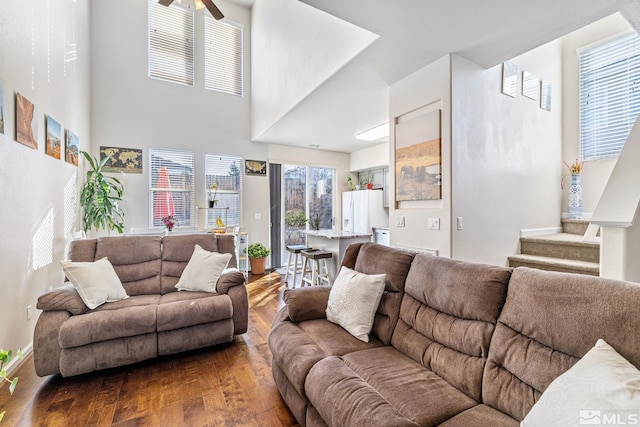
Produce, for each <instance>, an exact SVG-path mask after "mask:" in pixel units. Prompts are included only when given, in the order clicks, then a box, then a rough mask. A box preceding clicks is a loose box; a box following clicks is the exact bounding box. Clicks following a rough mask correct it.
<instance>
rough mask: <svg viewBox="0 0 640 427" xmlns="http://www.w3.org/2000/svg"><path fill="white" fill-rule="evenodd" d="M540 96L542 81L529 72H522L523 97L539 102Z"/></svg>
mask: <svg viewBox="0 0 640 427" xmlns="http://www.w3.org/2000/svg"><path fill="white" fill-rule="evenodd" d="M539 94H540V79H538V76H536V75H535V74H533V73H530V72H528V71H523V72H522V95H523V96H526V97H527V98H529V99H533V100H534V101H537V100H538V95H539Z"/></svg>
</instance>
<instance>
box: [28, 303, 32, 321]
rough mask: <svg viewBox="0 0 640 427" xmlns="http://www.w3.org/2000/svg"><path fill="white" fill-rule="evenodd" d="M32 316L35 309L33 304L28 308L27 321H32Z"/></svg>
mask: <svg viewBox="0 0 640 427" xmlns="http://www.w3.org/2000/svg"><path fill="white" fill-rule="evenodd" d="M32 316H33V307H32V306H31V304H29V305H28V306H27V320H31V317H32Z"/></svg>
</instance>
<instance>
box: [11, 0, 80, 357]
mask: <svg viewBox="0 0 640 427" xmlns="http://www.w3.org/2000/svg"><path fill="white" fill-rule="evenodd" d="M88 23H89V1H88V0H77V1H76V0H56V1H49V2H43V1H39V0H27V1H16V0H4V1H2V2H0V80H3V82H4V105H5V122H6V123H5V130H4V131H5V132H4V135H2V134H0V189H1V190H0V191H1V194H2V197H1V201H2V202H1V203H0V218H2V242H1V243H0V259H1V260H2V261H1V264H0V265H1V266H2V268H0V294H2V298H0V324H2V327H1V328H0V347H2V348H6V349H11V348H12V349H17V348H18V347H23V348H24V347H27V346H28V345H30V343H31V341H32V336H33V328H34V326H35V322H36V319H37V315H38V313H39V312H38V311H37V310H36V308H35V307H36V299H37V298H38V296H39V295H40V294H42V293H43V292H44V291H45V289H47V288H48V287H50V286H57V285H60V284H62V279H63V276H62V269H61V268H60V266H59V264H58V261H60V260H61V259H63V258H64V252H65V245H66V240H65V236H66V235H67V234H68V233H69V232H70V231H73V230H74V229H75V228H76V226H77V224H78V222H77V219H76V216H75V214H76V211H77V210H76V203H75V202H74V201H75V199H74V196H75V195H77V192H76V191H77V188H78V181H79V178H78V177H81V176H82V170H81V169H79V168H77V167H75V166H72V165H71V164H69V163H66V162H65V161H64V159H60V160H58V159H55V158H53V157H50V156H48V155H46V154H45V152H44V145H45V115H50V116H52V117H53V118H54V119H55V120H56V121H58V122H59V123H60V124H61V125H62V127H63V128H69V129H71V130H72V131H73V132H74V133H75V134H76V135H78V137H79V138H80V144H81V149H86V147H88V145H89V143H90V123H89V110H90V107H89V59H90V58H89V28H88ZM73 43H76V45H75V46H73ZM73 50H75V51H76V54H75V55H74V54H73ZM15 92H19V93H21V94H22V95H24V96H25V97H27V98H28V99H29V100H30V101H31V102H33V103H34V104H35V106H36V109H37V123H38V145H39V148H38V149H37V150H33V149H31V148H28V147H26V146H24V145H22V144H19V143H17V142H15V107H14V105H15V101H14V99H15V95H14V94H15ZM27 305H31V306H32V307H33V311H34V315H33V317H32V318H31V320H29V321H27V310H26V306H27Z"/></svg>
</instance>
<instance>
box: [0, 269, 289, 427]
mask: <svg viewBox="0 0 640 427" xmlns="http://www.w3.org/2000/svg"><path fill="white" fill-rule="evenodd" d="M284 289H286V287H285V286H284V285H283V284H282V278H281V276H280V275H279V274H278V273H267V274H265V275H261V276H257V277H251V278H250V280H249V283H248V285H247V291H248V293H249V328H248V331H247V333H246V334H243V335H241V336H236V337H235V339H234V341H233V342H232V343H228V344H222V345H217V346H213V347H209V348H206V349H200V350H195V351H191V352H186V353H182V354H177V355H171V356H163V357H160V358H157V359H154V360H149V361H145V362H141V363H137V364H134V365H130V366H123V367H120V368H114V369H108V370H104V371H98V372H93V373H90V374H85V375H80V376H77V377H72V378H62V377H61V376H59V375H57V376H50V377H45V378H40V377H38V376H37V375H36V374H35V368H34V366H33V358H32V356H29V357H28V358H27V359H26V360H24V361H23V362H22V364H21V365H20V367H19V368H18V370H17V371H16V373H15V375H16V376H18V377H19V378H20V380H19V383H18V388H17V390H16V392H15V394H14V395H13V396H10V395H9V393H8V390H7V387H5V386H0V408H2V409H3V410H6V415H5V419H4V420H3V423H2V424H3V425H6V426H20V427H22V426H24V427H31V426H80V425H82V426H100V427H102V426H105V427H106V426H119V427H127V426H136V427H138V426H162V427H164V426H170V427H176V426H189V427H194V426H195V427H199V426H200V427H218V426H224V427H240V426H252V427H253V426H257V427H270V426H273V427H280V426H283V427H291V426H298V424H297V423H296V421H295V419H294V418H293V416H292V414H291V412H290V411H289V410H288V408H287V406H286V404H285V403H284V401H283V400H282V398H281V397H280V394H279V393H278V389H277V388H276V386H275V384H274V382H273V378H272V376H271V352H270V351H269V347H268V344H267V336H268V333H269V330H270V328H271V320H272V319H273V316H274V315H275V313H276V311H277V310H278V309H279V308H280V307H281V306H282V305H283V301H282V294H283V291H284Z"/></svg>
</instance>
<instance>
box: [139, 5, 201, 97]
mask: <svg viewBox="0 0 640 427" xmlns="http://www.w3.org/2000/svg"><path fill="white" fill-rule="evenodd" d="M193 39H194V36H193V10H191V9H183V8H180V7H178V6H175V5H172V6H169V7H166V6H162V5H161V4H158V2H157V1H156V0H149V77H153V78H157V79H162V80H166V81H170V82H175V83H182V84H185V85H189V86H193Z"/></svg>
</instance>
